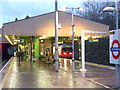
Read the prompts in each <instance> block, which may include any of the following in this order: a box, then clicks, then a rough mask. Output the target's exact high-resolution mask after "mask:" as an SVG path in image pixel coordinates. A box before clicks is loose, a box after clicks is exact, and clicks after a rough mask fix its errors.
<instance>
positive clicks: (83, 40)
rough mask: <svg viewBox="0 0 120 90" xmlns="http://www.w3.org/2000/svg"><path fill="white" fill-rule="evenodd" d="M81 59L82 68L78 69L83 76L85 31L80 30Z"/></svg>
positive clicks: (84, 70)
mask: <svg viewBox="0 0 120 90" xmlns="http://www.w3.org/2000/svg"><path fill="white" fill-rule="evenodd" d="M81 52H82V53H81V54H82V55H81V57H82V59H81V61H82V68H81V69H80V71H81V72H82V76H83V77H85V72H86V69H85V31H84V30H82V31H81Z"/></svg>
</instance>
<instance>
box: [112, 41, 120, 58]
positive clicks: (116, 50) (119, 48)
mask: <svg viewBox="0 0 120 90" xmlns="http://www.w3.org/2000/svg"><path fill="white" fill-rule="evenodd" d="M110 50H111V53H112V56H113V58H114V59H118V58H119V57H120V43H119V41H118V40H114V41H113V42H112V45H111V48H110Z"/></svg>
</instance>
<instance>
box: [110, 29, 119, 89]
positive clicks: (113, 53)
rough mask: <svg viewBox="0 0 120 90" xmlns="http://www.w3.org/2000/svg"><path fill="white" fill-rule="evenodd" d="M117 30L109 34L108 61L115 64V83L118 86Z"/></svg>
mask: <svg viewBox="0 0 120 90" xmlns="http://www.w3.org/2000/svg"><path fill="white" fill-rule="evenodd" d="M119 34H120V33H118V30H115V33H114V34H110V63H112V64H116V85H117V88H119V87H120V38H119Z"/></svg>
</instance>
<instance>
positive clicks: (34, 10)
mask: <svg viewBox="0 0 120 90" xmlns="http://www.w3.org/2000/svg"><path fill="white" fill-rule="evenodd" d="M78 1H79V2H78ZM81 1H82V0H81ZM81 1H80V0H70V1H69V0H59V2H58V8H59V10H61V9H62V8H63V7H65V6H67V7H80V6H81ZM68 2H69V3H68ZM76 2H78V3H76ZM54 10H55V2H54V0H39V1H38V0H34V1H33V0H29V1H28V0H2V1H1V2H0V11H1V12H0V28H1V26H2V24H3V23H6V22H11V21H14V20H15V18H18V20H19V19H23V18H25V17H26V16H27V15H28V16H30V17H32V16H37V15H40V14H45V13H49V12H53V11H54Z"/></svg>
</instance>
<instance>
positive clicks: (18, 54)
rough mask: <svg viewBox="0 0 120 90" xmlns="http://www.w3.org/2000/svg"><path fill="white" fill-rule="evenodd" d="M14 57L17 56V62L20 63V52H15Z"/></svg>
mask: <svg viewBox="0 0 120 90" xmlns="http://www.w3.org/2000/svg"><path fill="white" fill-rule="evenodd" d="M16 55H17V57H18V60H19V62H20V52H17V53H16Z"/></svg>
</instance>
